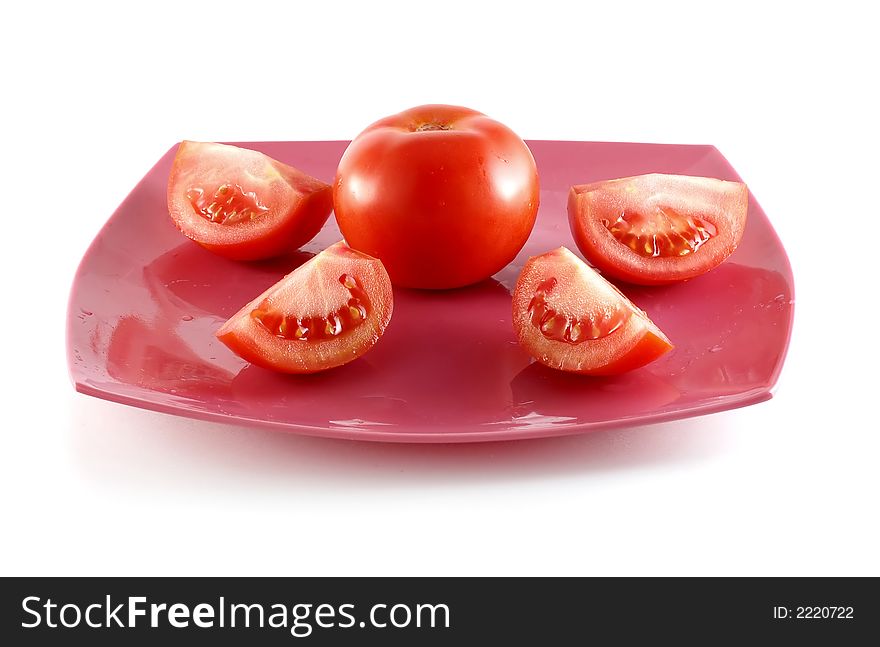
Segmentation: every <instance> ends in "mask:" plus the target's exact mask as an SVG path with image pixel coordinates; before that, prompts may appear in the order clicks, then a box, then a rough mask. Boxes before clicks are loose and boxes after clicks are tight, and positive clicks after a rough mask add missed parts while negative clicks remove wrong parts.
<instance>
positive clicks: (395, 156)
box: [333, 105, 538, 289]
mask: <svg viewBox="0 0 880 647" xmlns="http://www.w3.org/2000/svg"><path fill="white" fill-rule="evenodd" d="M333 197H334V208H335V213H336V220H337V222H338V223H339V229H340V230H341V231H342V234H343V236H344V237H345V240H346V241H347V242H348V244H349V245H351V246H352V247H354V248H355V249H359V250H361V251H363V252H365V253H367V254H370V255H371V256H375V257H377V258H380V259H381V260H382V262H383V263H384V264H385V267H386V269H387V270H388V273H389V275H390V276H391V280H392V281H393V283H394V284H395V285H397V286H402V287H414V288H434V289H442V288H455V287H461V286H464V285H469V284H472V283H476V282H477V281H480V280H482V279H485V278H487V277H489V276H491V275H492V274H495V273H496V272H498V271H499V270H501V269H502V268H503V267H504V266H505V265H507V264H508V263H509V262H510V261H512V260H513V259H514V257H515V256H516V254H517V253H518V252H519V250H520V249H521V248H522V246H523V245H524V244H525V242H526V239H527V238H528V237H529V233H530V232H531V231H532V227H533V225H534V223H535V217H536V215H537V212H538V172H537V168H536V166H535V160H534V158H533V157H532V154H531V152H530V151H529V148H528V147H527V146H526V144H525V143H524V142H523V141H522V140H521V139H520V138H519V137H518V136H517V135H516V134H515V133H514V132H513V131H512V130H510V129H509V128H508V127H507V126H505V125H503V124H501V123H499V122H497V121H494V120H492V119H490V118H489V117H487V116H486V115H484V114H482V113H479V112H476V111H474V110H470V109H468V108H460V107H456V106H445V105H427V106H421V107H418V108H413V109H411V110H407V111H405V112H401V113H399V114H396V115H392V116H390V117H386V118H385V119H381V120H380V121H377V122H376V123H374V124H373V125H371V126H369V127H368V128H367V129H366V130H365V131H364V132H363V133H361V134H360V135H359V136H358V137H357V138H356V139H355V140H354V141H353V142H352V143H351V145H350V146H349V147H348V149H347V150H346V151H345V154H344V155H343V156H342V160H341V161H340V163H339V168H338V171H337V175H336V183H335V185H334V194H333Z"/></svg>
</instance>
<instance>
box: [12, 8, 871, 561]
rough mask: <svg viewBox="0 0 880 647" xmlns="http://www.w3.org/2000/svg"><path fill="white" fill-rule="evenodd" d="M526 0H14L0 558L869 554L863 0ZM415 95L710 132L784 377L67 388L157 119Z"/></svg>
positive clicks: (288, 134)
mask: <svg viewBox="0 0 880 647" xmlns="http://www.w3.org/2000/svg"><path fill="white" fill-rule="evenodd" d="M325 4H326V5H327V8H324V5H325ZM512 4H513V3H512V2H507V3H504V4H503V5H498V6H497V7H495V8H490V5H489V4H488V3H481V2H476V1H473V0H472V1H469V2H457V1H453V0H444V1H443V2H439V3H436V2H432V3H419V2H408V3H405V4H401V5H400V6H397V5H394V6H392V5H382V4H380V3H376V2H359V3H350V4H346V3H340V2H333V3H329V2H328V3H319V2H315V3H292V2H291V3H281V2H278V3H266V2H254V1H249V2H241V1H238V2H210V3H208V2H198V3H196V2H187V3H184V2H175V3H173V5H171V4H169V5H165V4H162V3H138V4H136V5H132V7H135V6H136V7H137V9H136V10H134V9H130V8H123V7H127V6H128V3H113V4H111V3H107V4H106V5H98V4H95V3H89V2H76V3H64V4H62V3H58V4H56V5H49V4H46V3H39V2H17V3H13V4H12V5H9V6H8V7H7V8H6V9H4V19H3V36H2V38H0V54H2V57H0V60H2V86H0V87H2V90H0V92H2V97H3V99H2V102H0V114H2V117H0V128H2V139H0V145H2V149H0V164H2V174H0V178H2V188H0V190H2V205H3V209H2V217H3V225H2V228H0V241H2V254H0V263H2V286H3V288H2V289H3V299H2V306H0V307H2V308H3V316H2V317H0V326H2V344H3V351H2V357H3V360H4V361H3V370H2V372H0V380H2V387H3V388H2V393H3V404H2V413H0V416H2V418H0V420H2V434H3V436H2V437H3V441H2V448H0V467H2V468H0V497H2V499H0V500H2V524H3V529H2V532H0V573H2V574H4V575H11V574H31V575H43V574H96V575H97V574H114V575H116V574H131V575H134V574H143V575H158V574H193V575H195V574H216V575H219V574H251V575H263V574H285V575H299V574H303V575H304V574H325V575H328V574H682V575H684V574H688V575H691V574H696V575H699V574H762V575H777V574H780V575H781V574H798V575H806V574H841V575H843V574H846V575H859V574H873V575H878V574H880V557H878V549H877V546H878V514H877V507H878V506H877V495H878V490H880V487H878V486H880V477H878V469H877V463H878V460H880V433H878V432H880V424H878V417H880V414H878V406H877V404H878V402H880V393H878V389H877V387H878V382H880V381H878V379H877V373H876V365H877V362H878V359H880V357H878V351H877V341H876V338H877V332H876V330H875V327H876V325H877V321H876V313H877V306H876V303H877V298H878V290H877V284H876V278H877V269H876V268H877V264H876V258H877V257H878V254H880V239H878V217H880V209H878V207H877V200H876V199H875V198H876V192H877V190H878V180H877V178H878V171H880V164H878V157H877V151H878V146H880V137H878V120H880V117H878V115H880V102H878V100H877V96H876V92H877V88H878V63H880V49H878V45H877V43H878V39H877V34H876V21H874V20H872V19H871V18H870V17H869V16H868V15H867V14H866V13H865V12H864V11H863V10H861V9H859V8H858V7H860V6H868V4H869V3H851V4H850V3H846V2H834V3H823V4H822V5H821V8H817V7H815V6H811V5H809V4H808V3H791V4H787V3H769V2H763V3H760V5H757V4H756V5H750V4H749V3H724V4H723V5H718V6H719V7H723V8H715V5H714V4H713V3H693V4H680V3H670V2H663V3H651V4H629V3H612V2H603V3H597V6H594V7H587V6H585V3H577V4H576V5H575V3H572V6H568V5H563V4H560V3H556V2H550V1H547V0H544V1H542V2H537V3H536V2H530V3H521V5H517V6H516V7H514V6H511V5H512ZM427 102H443V103H457V104H462V105H467V106H470V107H473V108H476V109H478V110H481V111H483V112H486V113H488V114H489V115H491V116H493V117H495V118H496V119H499V120H500V121H503V122H505V123H507V124H508V125H510V126H511V127H512V128H513V129H514V130H516V131H517V132H518V133H519V134H520V135H521V136H523V137H524V138H533V139H585V140H609V141H648V142H663V143H697V144H704V143H711V144H715V145H716V146H717V147H718V148H719V149H720V150H721V151H722V153H724V155H725V156H726V157H727V158H728V160H730V162H731V163H732V164H733V166H734V167H735V168H736V169H737V170H738V171H739V173H740V174H741V175H742V176H743V178H745V180H746V181H747V182H748V183H749V186H750V189H751V190H752V192H753V193H754V194H755V195H756V196H757V198H758V200H759V201H760V202H761V205H762V206H763V207H764V209H765V211H766V212H767V214H768V215H769V217H770V219H771V221H772V222H773V223H774V225H775V227H776V228H777V231H778V233H779V235H780V237H781V238H782V240H783V242H784V243H785V245H786V248H787V250H788V252H789V255H790V257H791V261H792V265H793V268H794V274H795V280H796V294H797V306H796V318H795V329H794V335H793V339H792V343H791V348H790V352H789V356H788V360H787V363H786V366H785V369H784V371H783V374H782V378H781V380H780V383H779V385H778V389H777V393H776V397H775V398H774V399H773V400H771V401H770V402H767V403H763V404H760V405H756V406H753V407H749V408H746V409H742V410H738V411H733V412H728V413H724V414H718V415H714V416H710V417H706V418H700V419H695V420H689V421H684V422H676V423H670V424H663V425H659V426H653V427H644V428H634V429H628V430H623V431H616V432H609V433H596V434H592V435H586V436H579V437H570V438H563V439H554V440H544V441H528V442H519V443H507V444H486V445H476V446H475V445H470V446H434V447H425V446H393V445H381V444H367V443H353V442H341V441H327V440H322V439H313V438H304V437H297V436H287V435H282V434H277V433H271V432H264V431H255V430H250V429H244V428H235V427H226V426H222V425H216V424H209V423H203V422H194V421H189V420H183V419H177V418H172V417H169V416H163V415H160V414H154V413H150V412H146V411H141V410H136V409H131V408H127V407H123V406H120V405H115V404H110V403H106V402H102V401H99V400H95V399H91V398H87V397H86V396H82V395H78V394H75V393H74V391H73V389H72V387H71V385H70V383H69V380H68V376H67V369H66V363H65V349H64V322H65V307H66V299H67V292H68V290H69V287H70V282H71V280H72V278H73V273H74V270H75V268H76V265H77V263H78V261H79V259H80V257H81V256H82V254H83V252H84V251H85V249H86V247H87V246H88V244H89V242H90V240H91V239H92V237H93V236H94V235H95V234H96V233H97V231H98V229H99V228H100V227H101V225H102V223H103V222H104V221H105V220H106V218H107V217H109V215H110V214H111V213H112V212H113V210H114V209H115V208H116V206H117V205H118V204H119V203H120V202H121V201H122V199H123V198H124V197H125V195H126V194H127V193H128V191H129V190H130V189H131V188H132V187H133V186H134V185H135V183H136V182H137V181H138V180H139V179H140V178H141V176H142V175H143V174H144V173H145V172H146V171H147V170H148V169H149V168H150V167H151V166H152V165H153V163H154V162H155V161H156V160H157V159H158V158H159V157H160V156H161V155H162V154H163V153H164V152H165V151H166V150H167V149H168V148H169V146H171V145H172V144H173V143H174V142H176V141H178V140H180V139H183V138H191V139H196V140H220V141H222V140H227V141H230V140H233V141H234V140H272V139H277V140H297V139H348V138H351V137H353V136H354V135H356V134H357V133H358V132H359V131H360V129H361V128H362V127H364V126H365V125H366V124H368V123H369V122H371V121H373V120H375V119H377V118H379V117H381V116H384V115H386V114H390V113H393V112H397V111H399V110H401V109H403V108H406V107H410V106H413V105H417V104H421V103H427Z"/></svg>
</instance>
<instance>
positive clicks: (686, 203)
mask: <svg viewBox="0 0 880 647" xmlns="http://www.w3.org/2000/svg"><path fill="white" fill-rule="evenodd" d="M748 203H749V193H748V189H747V188H746V185H745V184H742V183H740V182H727V181H724V180H716V179H714V178H706V177H690V176H685V175H664V174H660V173H652V174H650V175H638V176H635V177H627V178H621V179H618V180H607V181H604V182H594V183H592V184H582V185H578V186H574V187H572V188H571V192H570V193H569V199H568V217H569V224H570V225H571V231H572V234H573V235H574V239H575V242H576V243H577V246H578V248H579V249H580V250H581V252H583V254H584V256H585V257H586V258H587V260H588V261H590V263H592V264H593V265H594V266H595V267H597V268H599V269H600V270H601V271H602V272H603V273H605V274H607V275H608V276H612V277H614V278H618V279H620V280H622V281H627V282H629V283H638V284H641V285H662V284H665V283H672V282H673V281H681V280H684V279H690V278H693V277H695V276H699V275H700V274H703V273H704V272H708V271H709V270H711V269H713V268H714V267H717V266H718V265H720V264H721V263H722V262H723V261H724V259H726V258H727V257H728V256H730V255H731V254H732V253H733V251H734V250H735V249H736V246H737V245H738V244H739V241H740V239H741V238H742V235H743V231H744V230H745V225H746V214H747V212H748Z"/></svg>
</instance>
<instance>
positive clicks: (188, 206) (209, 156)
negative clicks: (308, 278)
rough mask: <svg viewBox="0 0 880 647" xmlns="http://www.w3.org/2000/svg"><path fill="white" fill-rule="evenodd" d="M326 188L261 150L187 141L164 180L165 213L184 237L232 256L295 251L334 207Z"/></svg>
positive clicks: (247, 257)
mask: <svg viewBox="0 0 880 647" xmlns="http://www.w3.org/2000/svg"><path fill="white" fill-rule="evenodd" d="M332 200H333V196H332V189H331V187H330V185H328V184H325V183H324V182H321V181H320V180H317V179H315V178H313V177H311V176H309V175H307V174H305V173H303V172H302V171H300V170H298V169H295V168H293V167H292V166H288V165H287V164H282V163H281V162H279V161H277V160H274V159H272V158H271V157H269V156H267V155H264V154H263V153H260V152H257V151H253V150H248V149H245V148H239V147H237V146H229V145H226V144H212V143H201V142H190V141H185V142H182V143H181V144H180V147H179V148H178V150H177V155H176V157H175V158H174V164H173V166H172V168H171V175H170V177H169V180H168V212H169V213H170V214H171V218H172V219H173V220H174V224H175V225H177V228H178V229H180V231H182V232H183V233H184V234H185V235H186V236H187V237H189V238H191V239H192V240H194V241H195V242H197V243H198V244H200V245H201V246H202V247H205V248H206V249H209V250H210V251H212V252H215V253H217V254H220V255H222V256H226V257H227V258H232V259H235V260H258V259H264V258H271V257H273V256H278V255H280V254H285V253H288V252H292V251H294V250H296V249H298V248H299V247H300V246H302V245H304V244H305V243H307V242H309V241H310V240H311V239H312V238H314V237H315V235H316V234H317V233H318V231H320V229H321V227H322V226H323V225H324V223H325V222H326V221H327V218H328V217H329V216H330V211H331V210H332V208H333V204H332Z"/></svg>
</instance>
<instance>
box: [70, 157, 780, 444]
mask: <svg viewBox="0 0 880 647" xmlns="http://www.w3.org/2000/svg"><path fill="white" fill-rule="evenodd" d="M242 145H243V146H246V147H249V148H254V149H257V150H261V151H263V152H265V153H267V154H268V155H271V156H272V157H275V158H277V159H279V160H281V161H283V162H286V163H288V164H292V165H293V166H296V167H298V168H301V169H302V170H304V171H306V172H307V173H310V174H312V175H314V176H316V177H318V178H321V179H323V180H325V181H331V179H332V178H333V176H334V173H335V170H336V164H337V162H338V161H339V158H340V156H341V155H342V152H343V151H344V150H345V147H346V145H347V142H271V143H249V144H242ZM529 146H530V148H531V149H532V152H533V153H534V155H535V159H536V160H537V163H538V169H539V171H540V177H541V187H542V188H541V209H540V212H539V214H538V221H537V224H536V226H535V229H534V232H533V233H532V235H531V238H529V241H528V243H527V244H526V246H525V248H524V249H523V250H522V252H521V253H520V255H519V256H518V257H517V258H516V260H515V261H514V262H513V263H512V264H511V265H509V266H508V267H507V268H505V269H504V270H503V271H501V272H500V273H499V274H497V275H496V276H495V277H494V278H492V279H489V280H487V281H484V282H483V283H481V284H479V285H476V286H473V287H470V288H465V289H461V290H454V291H449V292H421V291H414V290H395V293H394V316H393V318H392V321H391V324H390V326H389V328H388V331H387V333H386V334H385V336H384V337H383V338H382V340H381V341H380V342H379V343H378V344H377V345H376V347H375V348H374V349H373V350H372V351H370V352H369V353H368V354H367V355H365V356H364V357H362V358H360V359H358V360H355V361H354V362H352V363H350V364H348V365H346V366H343V367H340V368H337V369H333V370H331V371H328V372H325V373H323V374H317V375H310V376H286V375H277V374H275V373H272V372H269V371H266V370H263V369H261V368H257V367H253V366H249V365H248V364H247V363H246V362H244V361H243V360H240V359H239V358H238V357H236V356H235V355H233V354H232V353H231V352H230V351H229V350H227V348H226V347H225V346H223V345H222V344H221V343H220V342H218V341H217V340H216V339H215V338H214V336H213V332H214V331H215V330H216V329H217V328H218V327H219V326H220V324H221V323H222V322H223V321H225V320H226V318H227V317H229V316H230V315H232V314H233V313H235V312H236V311H237V310H238V309H239V308H240V307H241V306H242V305H243V304H245V303H246V302H247V301H249V300H250V299H251V298H253V297H254V296H255V295H257V294H259V293H260V292H262V291H263V290H264V289H265V288H267V287H268V286H269V285H271V284H272V283H274V282H275V281H277V280H278V279H279V278H281V276H283V275H284V274H286V273H287V272H289V271H290V270H291V269H292V268H293V267H295V266H296V265H297V264H299V263H301V262H303V261H304V260H305V259H306V258H308V257H309V256H310V255H312V254H314V253H316V252H318V251H320V250H321V249H323V248H324V247H326V246H328V245H330V244H331V243H334V242H336V241H337V240H339V239H340V238H341V236H340V234H339V230H338V229H337V227H336V223H335V221H334V220H333V218H331V219H330V221H328V223H327V224H326V226H325V227H324V229H323V230H322V231H321V233H320V234H319V235H318V236H317V238H315V240H313V241H312V242H311V243H309V244H308V245H307V246H306V247H305V248H304V249H303V250H302V251H300V252H298V253H296V254H294V255H293V256H291V257H289V258H285V259H282V260H278V261H272V262H269V263H260V264H254V263H251V264H245V263H236V262H234V261H228V260H225V259H223V258H220V257H218V256H214V255H213V254H211V253H210V252H207V251H205V250H203V249H201V248H200V247H198V246H197V245H195V244H194V243H191V242H190V241H188V240H186V239H185V238H184V237H183V236H182V235H181V234H180V233H179V232H178V231H177V230H176V229H175V228H174V225H173V224H172V222H171V219H170V218H169V217H168V214H167V211H166V207H165V189H166V184H167V180H168V173H169V170H170V168H171V161H172V159H173V157H174V153H175V150H176V147H175V148H172V149H171V150H170V151H168V153H166V154H165V156H164V157H162V159H160V160H159V162H158V163H157V164H156V165H155V166H154V167H153V169H152V170H151V171H150V172H149V173H148V174H147V175H146V177H145V178H144V179H143V180H142V181H141V182H140V184H138V185H137V186H136V187H135V189H134V190H133V191H132V192H131V194H130V195H129V196H128V197H127V198H126V200H125V202H123V203H122V205H121V206H120V207H119V209H117V211H116V213H114V214H113V216H112V217H111V218H110V220H109V222H108V223H107V224H106V225H105V226H104V228H103V229H102V230H101V232H100V233H99V234H98V236H97V238H96V239H95V241H94V242H93V243H92V245H91V247H90V248H89V250H88V252H87V253H86V255H85V258H83V260H82V263H81V265H80V267H79V270H78V272H77V275H76V279H75V281H74V284H73V288H72V291H71V296H70V307H69V314H68V321H67V337H68V355H69V357H68V361H69V366H70V372H71V376H72V379H73V382H74V384H75V385H76V389H77V390H78V391H80V392H82V393H86V394H89V395H93V396H97V397H100V398H105V399H107V400H112V401H114V402H121V403H124V404H129V405H134V406H138V407H143V408H146V409H152V410H155V411H161V412H164V413H171V414H176V415H181V416H188V417H192V418H200V419H203V420H213V421H218V422H228V423H236V424H246V425H255V426H260V427H267V428H271V429H278V430H283V431H293V432H298V433H304V434H314V435H321V436H333V437H339V438H354V439H366V440H387V441H406V442H460V441H484V440H510V439H517V438H533V437H538V436H555V435H561V434H571V433H577V432H582V431H589V430H594V429H605V428H610V427H618V426H625V425H633V424H644V423H649V422H659V421H666V420H673V419H677V418H685V417H688V416H695V415H700V414H705V413H711V412H715V411H722V410H725V409H733V408H735V407H742V406H745V405H749V404H754V403H756V402H761V401H763V400H767V399H768V398H770V391H771V388H772V387H773V385H774V384H775V383H776V380H777V378H778V376H779V371H780V369H781V368H782V362H783V359H784V356H785V351H786V348H787V346H788V339H789V335H790V332H791V322H792V315H793V283H792V275H791V268H790V266H789V263H788V259H787V258H786V255H785V251H784V250H783V248H782V245H781V244H780V242H779V239H778V238H777V236H776V233H775V232H774V231H773V228H772V227H771V225H770V223H769V222H768V220H767V217H766V216H765V215H764V212H763V211H762V210H761V207H760V206H758V203H757V202H756V201H755V200H754V198H750V202H749V216H748V225H747V227H746V232H745V237H744V238H743V241H742V244H741V245H740V247H739V249H738V250H737V251H736V252H735V253H734V255H733V256H731V257H730V259H728V260H727V262H725V263H724V264H723V265H721V266H720V267H719V268H717V269H715V270H714V271H712V272H709V273H708V274H705V275H703V276H701V277H698V278H696V279H693V280H691V281H688V282H686V283H680V284H677V285H671V286H666V287H659V288H641V287H631V286H622V288H623V291H624V292H625V293H626V294H627V295H628V296H630V297H631V298H632V299H633V301H634V302H635V303H636V304H637V305H639V306H640V307H641V308H643V309H644V310H646V311H647V312H648V314H649V315H650V316H651V318H652V319H653V320H654V321H655V322H656V323H657V324H658V325H659V326H660V328H661V329H663V330H664V331H665V332H666V334H667V335H668V336H669V338H670V339H671V340H672V342H673V343H674V344H675V345H676V348H675V349H674V350H673V351H672V352H670V353H669V354H667V355H666V356H664V357H663V358H661V359H660V360H659V361H657V362H655V363H654V364H651V365H649V366H647V367H645V368H643V369H640V370H637V371H634V372H632V373H630V374H628V375H623V376H620V377H616V378H589V377H580V376H574V375H567V374H562V373H558V372H555V371H553V370H551V369H548V368H545V367H544V366H542V365H540V364H536V363H534V362H532V361H531V360H530V358H529V357H528V356H527V355H526V353H525V352H524V351H522V350H521V349H520V348H519V347H518V346H517V344H516V343H515V341H514V334H513V329H512V327H511V323H510V318H511V313H510V293H511V291H512V289H513V285H514V283H515V281H516V277H517V275H518V272H519V270H520V268H521V267H522V266H523V263H524V262H525V260H526V259H527V258H528V257H529V256H532V255H535V254H540V253H543V252H546V251H548V250H550V249H553V248H555V247H558V246H559V245H566V246H567V247H569V249H571V250H572V251H576V247H575V245H574V242H573V240H572V237H571V234H570V232H569V228H568V221H567V215H566V199H567V196H568V189H569V187H570V186H571V185H572V184H582V183H586V182H592V181H594V180H601V179H609V178H615V177H623V176H628V175H637V174H640V173H650V172H661V173H679V174H685V175H703V176H711V177H717V178H722V179H727V180H739V176H737V174H736V172H735V171H734V170H733V169H732V168H731V167H730V165H729V164H728V163H727V161H726V160H725V159H724V157H723V156H722V155H721V154H720V153H719V152H718V151H717V150H716V149H715V148H714V147H712V146H668V145H654V144H614V143H593V142H559V141H532V142H529Z"/></svg>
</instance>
